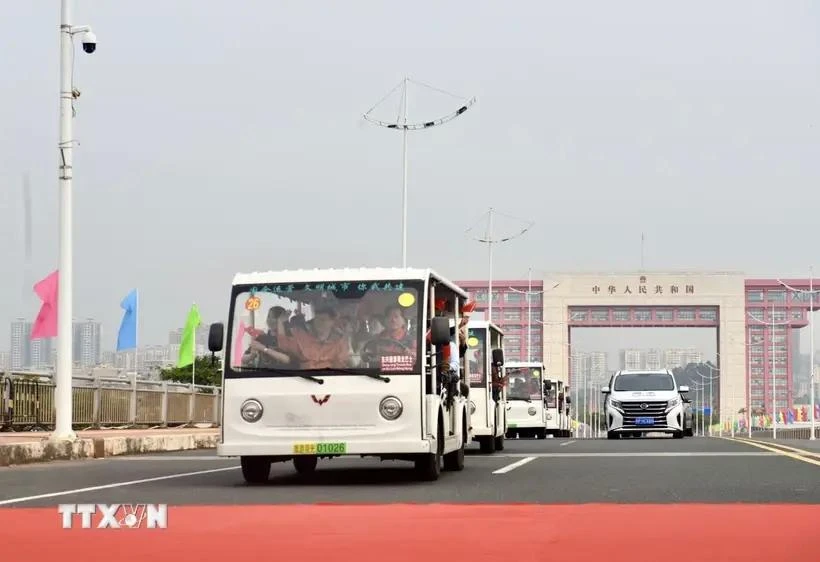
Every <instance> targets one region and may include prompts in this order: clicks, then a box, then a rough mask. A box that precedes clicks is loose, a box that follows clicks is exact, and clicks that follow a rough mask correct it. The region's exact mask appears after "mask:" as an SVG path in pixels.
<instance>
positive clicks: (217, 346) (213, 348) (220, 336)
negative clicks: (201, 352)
mask: <svg viewBox="0 0 820 562" xmlns="http://www.w3.org/2000/svg"><path fill="white" fill-rule="evenodd" d="M224 338H225V326H224V325H223V324H222V322H215V323H213V324H211V329H210V331H209V332H208V351H210V352H211V353H218V352H220V351H222V342H223V340H224Z"/></svg>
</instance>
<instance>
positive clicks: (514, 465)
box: [493, 456, 535, 474]
mask: <svg viewBox="0 0 820 562" xmlns="http://www.w3.org/2000/svg"><path fill="white" fill-rule="evenodd" d="M534 460H535V457H532V456H530V457H525V458H523V459H521V460H520V461H515V462H514V463H512V464H508V465H507V466H505V467H504V468H499V469H498V470H496V471H495V472H493V474H506V473H508V472H509V471H511V470H515V469H516V468H518V467H520V466H524V465H525V464H527V463H528V462H532V461H534Z"/></svg>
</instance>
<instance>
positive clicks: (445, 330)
mask: <svg viewBox="0 0 820 562" xmlns="http://www.w3.org/2000/svg"><path fill="white" fill-rule="evenodd" d="M430 343H432V344H433V345H435V346H439V345H447V344H448V343H450V321H449V320H448V319H447V318H445V317H443V316H436V317H434V318H431V319H430Z"/></svg>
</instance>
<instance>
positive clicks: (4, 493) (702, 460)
mask: <svg viewBox="0 0 820 562" xmlns="http://www.w3.org/2000/svg"><path fill="white" fill-rule="evenodd" d="M789 446H791V447H800V445H799V444H797V445H795V444H794V443H790V445H789ZM762 447H768V449H764V448H762ZM522 502H523V503H549V504H556V503H569V504H579V503H736V502H740V503H804V504H820V452H818V450H817V449H815V450H814V451H813V452H811V451H808V450H807V451H805V452H797V451H795V450H791V451H790V450H785V449H777V450H775V449H773V445H772V444H771V443H763V442H761V443H759V444H758V445H757V446H755V445H751V444H747V443H744V442H741V441H730V440H727V439H718V438H711V439H710V438H687V439H665V438H658V439H625V440H617V441H607V440H591V439H590V440H564V439H547V440H511V441H507V447H506V449H505V450H504V451H503V452H502V453H496V454H494V455H489V456H485V455H480V454H479V453H478V451H477V447H475V446H471V451H470V452H469V454H468V458H467V462H466V468H465V469H464V471H462V472H458V473H450V472H444V473H442V475H441V478H440V479H439V480H438V481H437V482H432V483H426V482H417V481H415V480H414V478H413V473H412V470H411V465H410V464H409V463H401V462H398V461H396V462H393V461H386V462H379V461H378V460H376V459H372V460H371V459H358V458H351V459H334V460H326V461H320V462H319V468H318V471H317V472H316V474H315V475H314V476H313V477H311V478H309V479H304V478H301V477H299V476H297V475H296V473H295V471H294V470H293V466H292V464H291V463H279V464H274V465H273V468H272V470H271V479H270V483H269V484H268V485H266V486H247V485H246V484H245V483H244V481H243V479H242V476H241V473H240V471H239V467H238V459H219V458H217V457H215V456H214V453H213V451H192V452H185V453H168V454H162V455H151V456H132V457H115V458H110V459H101V460H86V461H77V462H55V463H48V464H39V465H29V466H18V467H10V468H4V469H0V508H3V507H34V506H54V505H56V504H58V503H109V504H110V503H126V504H141V503H167V504H172V505H186V504H187V505H215V504H292V503H506V504H508V503H522Z"/></svg>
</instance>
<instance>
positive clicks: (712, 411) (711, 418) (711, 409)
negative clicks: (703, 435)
mask: <svg viewBox="0 0 820 562" xmlns="http://www.w3.org/2000/svg"><path fill="white" fill-rule="evenodd" d="M707 365H708V364H707ZM714 382H715V381H714V380H713V379H712V369H709V436H710V437H711V436H712V426H714V424H715V420H714V415H715V402H714V400H713V399H712V389H713V388H714V386H715V385H714Z"/></svg>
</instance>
